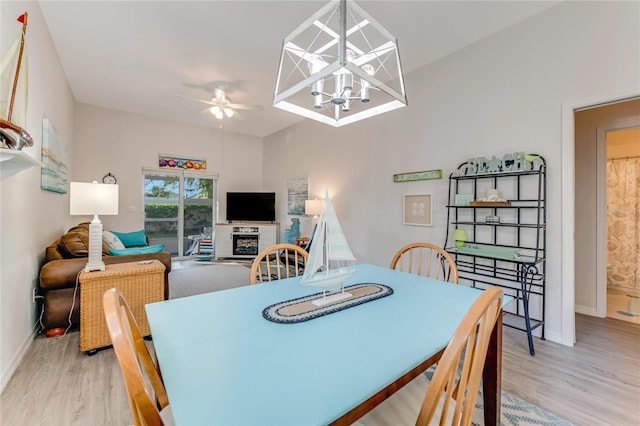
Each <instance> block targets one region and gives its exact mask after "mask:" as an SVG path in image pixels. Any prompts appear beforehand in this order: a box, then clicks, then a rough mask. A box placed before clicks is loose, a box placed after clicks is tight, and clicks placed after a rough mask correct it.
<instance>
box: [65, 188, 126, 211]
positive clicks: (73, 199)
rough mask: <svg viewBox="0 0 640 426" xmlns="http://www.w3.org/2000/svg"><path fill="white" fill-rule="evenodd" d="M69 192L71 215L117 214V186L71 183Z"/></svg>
mask: <svg viewBox="0 0 640 426" xmlns="http://www.w3.org/2000/svg"><path fill="white" fill-rule="evenodd" d="M69 190H70V194H69V213H70V214H71V215H116V214H118V185H112V184H106V183H97V182H93V183H88V182H71V185H70V188H69Z"/></svg>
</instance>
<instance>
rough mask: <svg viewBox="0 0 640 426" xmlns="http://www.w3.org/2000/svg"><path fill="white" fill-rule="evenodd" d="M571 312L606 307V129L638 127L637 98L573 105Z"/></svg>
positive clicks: (596, 312)
mask: <svg viewBox="0 0 640 426" xmlns="http://www.w3.org/2000/svg"><path fill="white" fill-rule="evenodd" d="M574 117H575V137H574V147H573V148H574V153H575V210H574V218H573V219H574V223H575V237H574V250H575V267H574V275H575V312H578V313H582V314H586V315H591V316H597V317H605V316H606V311H607V284H606V282H607V142H606V141H607V135H608V134H613V132H615V131H617V130H623V129H628V128H632V127H640V99H638V98H632V99H627V100H624V101H617V102H615V101H614V102H610V103H607V104H601V105H597V106H593V107H585V108H582V109H576V110H575V111H574Z"/></svg>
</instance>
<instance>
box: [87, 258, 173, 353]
mask: <svg viewBox="0 0 640 426" xmlns="http://www.w3.org/2000/svg"><path fill="white" fill-rule="evenodd" d="M164 269H165V268H164V265H163V264H162V262H160V261H158V260H146V261H140V262H129V263H114V264H110V265H106V270H104V271H92V272H84V271H82V272H80V277H79V279H80V351H82V352H87V354H88V355H93V354H95V353H96V350H97V349H98V348H102V347H105V346H110V345H111V336H110V335H109V330H108V329H107V323H106V321H105V319H104V309H103V306H102V296H103V295H104V292H105V291H107V290H108V289H110V288H112V287H115V288H117V289H118V290H120V291H121V292H122V294H123V295H124V297H125V299H126V300H127V303H128V304H129V306H130V307H131V311H132V312H133V315H134V317H135V319H136V322H137V323H138V327H139V328H140V332H141V333H142V335H143V336H149V335H150V334H151V332H150V330H149V324H148V322H147V314H146V312H145V309H144V305H146V304H147V303H153V302H159V301H162V300H164Z"/></svg>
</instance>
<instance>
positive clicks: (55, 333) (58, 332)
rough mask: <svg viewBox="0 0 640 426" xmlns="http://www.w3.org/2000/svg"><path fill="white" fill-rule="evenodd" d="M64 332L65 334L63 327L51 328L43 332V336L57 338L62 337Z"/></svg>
mask: <svg viewBox="0 0 640 426" xmlns="http://www.w3.org/2000/svg"><path fill="white" fill-rule="evenodd" d="M64 332H65V328H64V327H58V328H51V329H49V330H47V331H45V332H44V334H45V336H47V337H59V336H62V335H63V334H64Z"/></svg>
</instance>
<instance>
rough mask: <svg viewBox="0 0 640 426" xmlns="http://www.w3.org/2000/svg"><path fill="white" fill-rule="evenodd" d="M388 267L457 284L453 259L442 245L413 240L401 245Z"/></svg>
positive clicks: (456, 271) (456, 270)
mask: <svg viewBox="0 0 640 426" xmlns="http://www.w3.org/2000/svg"><path fill="white" fill-rule="evenodd" d="M390 268H391V269H396V270H398V271H404V272H409V273H411V274H417V275H422V276H425V277H431V278H435V279H437V280H442V281H450V282H452V283H455V284H458V267H457V265H456V262H455V260H453V257H451V255H450V254H449V253H447V252H446V251H445V250H444V249H443V248H442V247H439V246H437V245H435V244H431V243H422V242H415V243H411V244H407V245H406V246H404V247H402V248H401V249H400V250H398V251H397V252H396V254H395V256H393V260H392V261H391V266H390Z"/></svg>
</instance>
